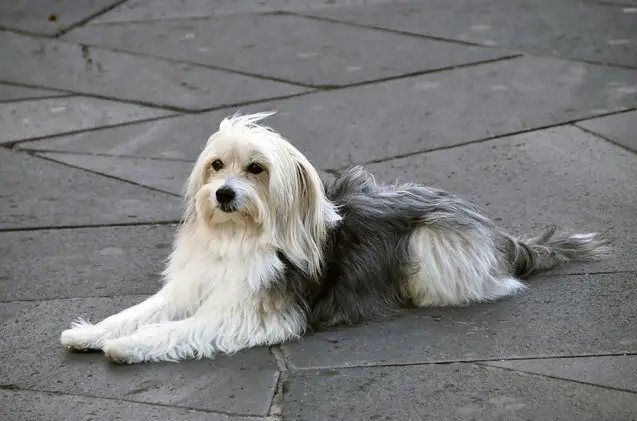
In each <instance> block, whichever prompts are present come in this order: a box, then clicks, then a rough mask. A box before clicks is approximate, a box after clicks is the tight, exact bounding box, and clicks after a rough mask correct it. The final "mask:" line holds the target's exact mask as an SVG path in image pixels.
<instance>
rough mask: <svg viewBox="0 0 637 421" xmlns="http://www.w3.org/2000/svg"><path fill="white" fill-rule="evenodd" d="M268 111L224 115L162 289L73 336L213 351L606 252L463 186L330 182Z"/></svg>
mask: <svg viewBox="0 0 637 421" xmlns="http://www.w3.org/2000/svg"><path fill="white" fill-rule="evenodd" d="M269 115H271V113H258V114H252V115H234V116H232V117H230V118H226V119H224V120H223V121H222V122H221V124H220V125H219V130H218V131H217V132H216V133H214V134H213V135H212V136H211V137H210V139H209V140H208V142H207V144H206V146H205V148H204V150H203V151H202V153H201V154H200V156H199V158H198V160H197V162H196V164H195V165H194V168H193V170H192V173H191V175H190V177H189V179H188V182H187V185H186V191H185V200H186V210H185V214H184V218H183V221H182V224H181V225H180V227H179V230H178V233H177V237H176V240H175V244H174V249H173V252H172V254H171V256H170V259H169V262H168V264H167V267H166V269H165V271H164V275H165V276H164V277H165V282H164V284H163V287H162V288H161V289H160V290H159V292H157V293H156V294H155V295H153V296H151V297H150V298H148V299H146V300H145V301H143V302H141V303H140V304H137V305H135V306H133V307H131V308H128V309H126V310H124V311H122V312H120V313H118V314H115V315H113V316H110V317H108V318H106V319H105V320H103V321H101V322H99V323H97V324H95V325H93V324H90V323H87V322H85V321H83V320H78V321H76V322H75V323H74V324H73V327H72V329H69V330H66V331H64V332H63V333H62V336H61V342H62V344H63V345H64V346H65V347H67V348H68V349H71V350H89V349H97V350H100V349H101V350H103V351H104V353H105V354H106V356H107V357H108V358H109V359H110V360H112V361H115V362H118V363H139V362H143V361H178V360H181V359H187V358H204V357H205V358H209V357H212V356H213V355H214V354H215V353H218V352H222V353H230V354H231V353H234V352H237V351H239V350H241V349H244V348H250V347H255V346H259V345H272V344H278V343H282V342H285V341H289V340H292V339H296V338H299V337H300V336H301V335H302V334H303V333H304V332H305V331H307V330H308V329H317V328H325V327H329V326H334V325H337V324H354V323H357V322H359V321H363V320H379V319H382V318H383V317H386V316H389V315H391V314H393V313H394V312H395V311H396V310H398V309H400V308H406V307H413V306H415V307H426V306H464V305H468V304H471V303H479V302H485V301H491V300H496V299H498V298H501V297H505V296H508V295H512V294H514V293H516V292H518V291H521V290H523V289H525V288H526V286H525V285H524V284H523V283H522V282H521V281H520V279H521V278H524V277H526V276H528V275H530V274H532V273H534V272H537V271H539V270H544V269H548V268H551V267H553V266H556V265H558V264H562V263H566V262H569V261H583V260H590V259H596V258H599V257H601V256H602V255H603V251H604V250H605V245H604V243H603V241H602V240H601V239H600V238H599V237H598V236H597V235H596V234H571V233H566V232H556V231H555V230H549V232H547V233H546V234H544V235H542V236H539V237H537V238H532V239H527V240H522V239H518V238H514V237H512V236H510V235H508V234H506V233H504V232H502V231H501V230H500V229H498V228H497V227H496V226H495V225H494V224H493V223H492V222H491V221H490V220H489V219H488V218H487V217H485V216H484V215H482V214H481V213H480V211H479V210H478V209H477V208H476V207H475V206H473V205H471V204H469V203H467V202H466V201H464V200H462V199H460V198H458V197H456V196H454V195H451V194H449V193H447V192H444V191H441V190H438V189H433V188H429V187H424V186H420V185H415V184H405V185H388V186H382V185H379V184H377V183H376V181H375V179H374V177H373V176H372V175H371V174H370V173H369V172H366V171H365V170H363V169H362V168H360V167H356V168H353V169H351V170H349V171H348V172H347V173H346V174H344V175H343V176H341V177H340V178H338V179H337V180H336V181H335V182H334V183H333V184H332V185H331V186H330V187H327V188H324V187H323V184H322V182H321V180H320V178H319V175H318V173H317V171H316V170H315V169H314V167H313V166H312V165H311V164H310V162H309V161H308V160H307V159H306V158H305V157H304V156H303V154H301V153H300V152H299V151H298V150H297V149H296V148H294V147H293V146H292V145H291V144H290V143H289V142H288V141H286V140H285V139H284V138H283V137H282V136H281V135H279V134H277V133H275V132H274V131H273V130H271V129H270V128H267V127H265V126H262V125H260V124H259V121H260V120H262V119H264V118H265V117H267V116H269Z"/></svg>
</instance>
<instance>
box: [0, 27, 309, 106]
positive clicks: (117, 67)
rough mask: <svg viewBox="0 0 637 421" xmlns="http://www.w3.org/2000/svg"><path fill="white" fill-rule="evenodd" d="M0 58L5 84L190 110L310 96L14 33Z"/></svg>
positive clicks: (1, 42)
mask: <svg viewBox="0 0 637 421" xmlns="http://www.w3.org/2000/svg"><path fill="white" fill-rule="evenodd" d="M0 54H1V55H2V56H3V60H4V62H5V63H7V65H5V66H3V72H2V75H1V76H0V77H1V78H2V80H3V81H4V82H14V83H24V84H27V85H35V86H48V87H51V88H57V89H63V90H70V91H74V92H77V93H84V94H92V95H99V96H104V97H108V98H114V99H121V100H128V101H137V102H140V103H145V104H153V105H157V106H164V107H173V108H178V109H186V110H200V109H206V108H213V107H219V106H222V105H232V104H238V103H244V102H249V101H255V100H262V99H267V98H271V97H280V96H286V95H291V94H295V93H300V92H304V91H306V89H304V88H300V87H297V86H293V85H288V84H285V83H279V82H273V81H269V80H263V79H257V78H252V77H249V76H243V75H239V74H234V73H228V72H223V71H219V70H214V69H210V68H207V67H202V66H194V65H190V64H184V63H177V62H173V61H166V60H160V59H155V58H151V57H144V56H139V55H134V54H129V53H123V52H116V51H111V50H107V49H102V48H97V47H88V46H83V45H76V44H70V43H67V42H62V41H57V40H49V39H41V38H32V37H28V36H24V35H17V34H12V33H9V32H0ZM24 69H29V71H25V70H24ZM122 75H126V77H123V76H122Z"/></svg>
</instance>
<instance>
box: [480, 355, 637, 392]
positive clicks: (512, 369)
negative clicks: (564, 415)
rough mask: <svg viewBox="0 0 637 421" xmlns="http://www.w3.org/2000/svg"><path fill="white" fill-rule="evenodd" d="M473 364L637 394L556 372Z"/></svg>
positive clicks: (629, 390)
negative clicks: (566, 376)
mask: <svg viewBox="0 0 637 421" xmlns="http://www.w3.org/2000/svg"><path fill="white" fill-rule="evenodd" d="M473 365H476V366H478V367H482V368H487V369H494V370H504V371H508V372H511V373H518V374H519V373H523V374H525V375H527V376H534V377H543V378H548V379H552V380H558V381H563V382H568V383H577V384H583V385H586V386H594V387H601V388H602V389H609V390H615V391H618V392H627V393H633V394H637V391H635V390H631V389H624V388H622V387H618V386H609V385H605V384H597V383H592V382H587V381H584V380H577V379H568V378H565V377H559V376H557V375H555V374H545V373H536V372H533V371H527V370H524V369H519V368H513V367H500V366H496V365H489V364H485V363H481V362H478V363H473Z"/></svg>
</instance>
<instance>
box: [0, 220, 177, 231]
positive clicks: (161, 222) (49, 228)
mask: <svg viewBox="0 0 637 421" xmlns="http://www.w3.org/2000/svg"><path fill="white" fill-rule="evenodd" d="M181 222H182V221H181V220H177V219H166V220H158V221H145V222H113V223H104V224H78V225H42V226H35V227H9V228H0V233H3V232H20V231H54V230H74V229H84V228H108V227H141V226H153V225H178V224H180V223H181Z"/></svg>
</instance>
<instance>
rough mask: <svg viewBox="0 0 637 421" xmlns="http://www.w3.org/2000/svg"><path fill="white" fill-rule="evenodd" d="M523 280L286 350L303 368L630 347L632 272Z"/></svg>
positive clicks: (634, 313)
mask: <svg viewBox="0 0 637 421" xmlns="http://www.w3.org/2000/svg"><path fill="white" fill-rule="evenodd" d="M529 286H530V288H529V290H527V291H526V292H524V293H522V294H520V295H518V296H516V297H511V298H507V299H503V300H500V301H498V302H496V303H490V304H483V305H475V306H470V307H465V308H431V309H419V310H414V311H411V312H408V313H407V314H406V315H404V316H402V317H398V318H396V319H393V320H391V321H387V322H382V323H369V324H364V325H359V326H355V327H342V328H337V329H334V330H331V331H325V332H320V333H314V334H311V335H308V336H306V337H305V338H304V339H302V340H300V341H298V342H295V343H290V344H287V345H285V346H284V352H285V354H286V355H287V357H288V359H289V361H290V363H291V365H292V366H293V367H294V368H302V369H305V368H324V367H348V366H369V365H384V364H416V363H427V362H448V361H467V360H483V359H511V358H520V357H524V358H543V357H558V356H581V355H590V354H593V355H598V354H607V353H627V352H634V351H635V344H634V343H633V342H632V341H633V340H634V339H635V337H634V332H635V329H634V328H633V327H634V322H633V321H632V320H634V319H635V317H637V306H636V305H635V302H636V300H637V288H635V286H637V274H636V273H635V272H631V273H622V274H610V275H570V276H559V277H545V278H536V279H534V280H533V281H532V282H529Z"/></svg>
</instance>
